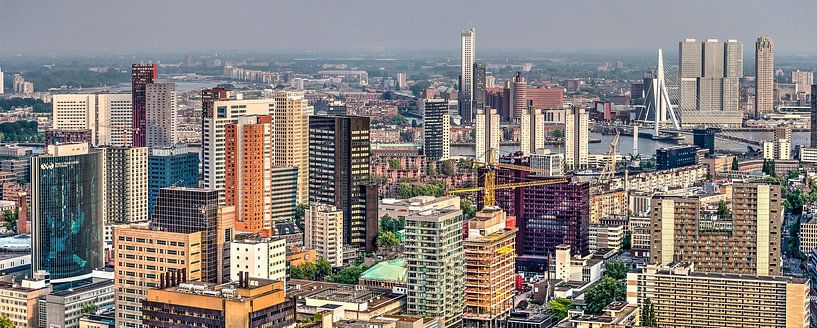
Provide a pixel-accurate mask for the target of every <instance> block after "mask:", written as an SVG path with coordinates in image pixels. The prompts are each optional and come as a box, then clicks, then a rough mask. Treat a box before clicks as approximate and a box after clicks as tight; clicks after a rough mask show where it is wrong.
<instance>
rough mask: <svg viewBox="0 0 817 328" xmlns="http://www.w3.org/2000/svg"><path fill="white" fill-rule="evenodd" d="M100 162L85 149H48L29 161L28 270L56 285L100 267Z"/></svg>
mask: <svg viewBox="0 0 817 328" xmlns="http://www.w3.org/2000/svg"><path fill="white" fill-rule="evenodd" d="M104 161H105V160H104V154H103V153H102V152H101V151H98V150H91V149H89V148H88V144H66V145H50V146H48V150H47V152H46V153H45V154H43V155H38V156H35V157H32V158H31V215H32V220H31V225H32V230H33V231H32V245H31V249H32V261H31V263H32V270H33V271H34V272H36V271H39V270H43V271H47V272H48V273H49V274H50V275H51V281H52V282H54V283H59V282H67V281H73V280H78V279H83V278H87V276H89V275H90V274H91V272H92V271H93V270H94V269H97V268H101V267H102V266H103V260H104V253H103V241H102V232H103V225H104V221H103V220H104V217H105V216H104V212H105V194H104V193H105V178H104V174H105V173H104V169H105V167H104V163H105V162H104Z"/></svg>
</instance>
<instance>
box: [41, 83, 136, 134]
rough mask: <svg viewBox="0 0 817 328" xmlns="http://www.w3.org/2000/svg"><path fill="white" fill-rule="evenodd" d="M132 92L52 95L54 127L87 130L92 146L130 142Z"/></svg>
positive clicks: (65, 129)
mask: <svg viewBox="0 0 817 328" xmlns="http://www.w3.org/2000/svg"><path fill="white" fill-rule="evenodd" d="M131 101H132V96H131V95H130V94H126V93H98V94H65V95H54V96H53V98H52V100H51V103H52V107H53V112H52V125H51V127H52V128H53V129H56V130H64V131H76V130H85V129H87V130H90V131H91V145H92V146H117V147H126V146H130V145H131V125H132V123H133V122H132V115H133V113H132V111H133V110H132V106H131Z"/></svg>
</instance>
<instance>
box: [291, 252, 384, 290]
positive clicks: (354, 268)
mask: <svg viewBox="0 0 817 328" xmlns="http://www.w3.org/2000/svg"><path fill="white" fill-rule="evenodd" d="M367 269H369V267H368V266H365V265H350V266H347V267H344V268H342V269H340V270H338V271H337V272H334V273H333V271H332V264H331V263H329V261H327V260H326V259H323V258H321V259H318V261H317V262H315V263H312V262H307V263H304V264H301V265H296V266H293V267H292V268H291V270H290V277H292V279H305V280H313V281H321V280H322V281H326V282H334V283H339V284H357V281H358V279H359V278H360V275H361V274H363V272H365V271H366V270H367Z"/></svg>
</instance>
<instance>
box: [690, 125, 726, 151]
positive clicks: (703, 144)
mask: <svg viewBox="0 0 817 328" xmlns="http://www.w3.org/2000/svg"><path fill="white" fill-rule="evenodd" d="M720 131H721V130H720V129H718V128H695V129H693V130H692V136H693V137H692V143H693V144H694V145H695V146H698V147H700V148H701V149H707V150H709V155H712V154H715V135H716V134H718V132H720Z"/></svg>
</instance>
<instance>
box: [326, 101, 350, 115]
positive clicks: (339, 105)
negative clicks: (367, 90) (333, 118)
mask: <svg viewBox="0 0 817 328" xmlns="http://www.w3.org/2000/svg"><path fill="white" fill-rule="evenodd" d="M348 109H349V108H348V106H346V104H345V103H343V102H342V101H332V102H331V103H329V109H327V110H326V114H327V115H346V114H348Z"/></svg>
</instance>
